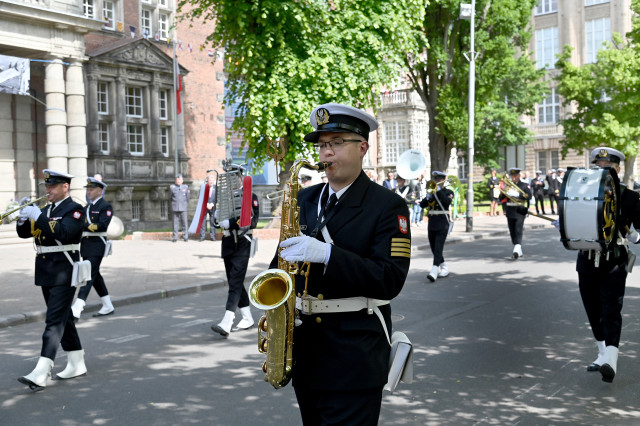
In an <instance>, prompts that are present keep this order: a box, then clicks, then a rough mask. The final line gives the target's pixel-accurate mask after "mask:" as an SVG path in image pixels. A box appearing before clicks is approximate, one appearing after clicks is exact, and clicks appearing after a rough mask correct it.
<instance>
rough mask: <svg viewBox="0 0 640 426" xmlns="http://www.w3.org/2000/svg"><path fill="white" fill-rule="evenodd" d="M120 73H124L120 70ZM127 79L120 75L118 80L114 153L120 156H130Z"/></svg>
mask: <svg viewBox="0 0 640 426" xmlns="http://www.w3.org/2000/svg"><path fill="white" fill-rule="evenodd" d="M119 72H120V73H122V72H123V71H122V70H120V71H119ZM126 85H127V78H126V77H125V76H124V75H122V74H121V75H119V76H118V78H117V79H116V104H117V107H116V112H117V115H116V137H115V140H114V141H113V152H114V153H118V154H128V153H129V145H128V144H127V118H126V113H127V111H126V110H125V105H126V102H125V96H126V95H127V91H126Z"/></svg>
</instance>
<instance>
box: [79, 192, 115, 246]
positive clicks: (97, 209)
mask: <svg viewBox="0 0 640 426" xmlns="http://www.w3.org/2000/svg"><path fill="white" fill-rule="evenodd" d="M87 208H89V218H90V219H91V223H89V220H88V219H87V220H86V221H85V222H84V226H83V229H82V230H83V231H84V232H107V228H108V227H109V224H110V223H111V218H112V217H113V216H112V215H113V209H112V208H111V204H109V203H108V202H107V201H106V200H105V199H104V198H100V199H99V200H98V201H96V203H95V204H88V205H87V207H85V213H86V211H87ZM91 224H94V225H97V227H98V228H97V229H95V230H93V231H91V230H90V229H89V226H90V225H91ZM102 238H104V239H105V241H106V240H107V238H106V237H102ZM102 238H100V237H82V246H80V254H82V257H95V256H99V257H102V256H103V255H104V245H105V244H104V243H103V242H102Z"/></svg>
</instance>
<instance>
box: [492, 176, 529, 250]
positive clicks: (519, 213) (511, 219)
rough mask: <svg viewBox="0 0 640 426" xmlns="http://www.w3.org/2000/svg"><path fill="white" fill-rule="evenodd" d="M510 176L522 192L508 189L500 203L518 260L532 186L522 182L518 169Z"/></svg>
mask: <svg viewBox="0 0 640 426" xmlns="http://www.w3.org/2000/svg"><path fill="white" fill-rule="evenodd" d="M509 176H510V179H511V180H512V181H513V183H515V184H516V186H517V187H518V188H520V190H521V191H518V190H517V189H515V188H508V189H506V191H505V192H504V193H503V194H502V196H501V197H500V202H501V203H503V205H504V206H505V215H506V216H507V225H508V226H509V235H510V236H511V243H512V244H513V258H514V259H518V258H519V257H522V229H523V227H524V219H525V218H526V217H527V213H528V211H529V200H530V199H531V186H530V185H529V184H528V183H524V182H522V181H521V180H520V169H518V168H517V167H514V168H511V169H509Z"/></svg>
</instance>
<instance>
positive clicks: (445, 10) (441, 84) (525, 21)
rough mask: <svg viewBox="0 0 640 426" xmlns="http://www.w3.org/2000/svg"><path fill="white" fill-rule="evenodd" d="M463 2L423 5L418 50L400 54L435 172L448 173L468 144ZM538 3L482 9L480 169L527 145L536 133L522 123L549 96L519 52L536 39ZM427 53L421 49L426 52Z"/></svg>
mask: <svg viewBox="0 0 640 426" xmlns="http://www.w3.org/2000/svg"><path fill="white" fill-rule="evenodd" d="M463 2H466V1H464V0H439V1H433V2H431V3H429V4H427V3H425V7H426V9H425V10H426V14H425V16H424V20H423V22H421V23H420V24H419V25H417V26H414V27H413V34H414V37H413V39H412V43H413V44H412V45H410V46H400V47H401V48H402V49H403V50H404V51H405V52H406V54H405V57H406V59H405V65H406V67H407V68H408V70H409V71H408V74H409V79H410V81H411V83H412V85H413V87H414V88H415V89H416V90H417V92H418V93H419V94H420V97H421V98H422V100H423V101H424V103H425V105H426V106H427V111H428V113H429V150H430V157H431V167H432V169H436V170H443V169H446V168H447V165H448V161H449V156H450V155H451V149H452V148H454V147H455V148H457V149H459V150H465V149H466V148H467V141H468V120H469V118H468V117H469V116H468V107H467V105H468V91H469V84H468V83H469V80H468V79H469V74H468V73H469V65H468V61H467V59H466V58H465V57H464V54H463V53H464V52H467V51H469V49H470V24H469V22H468V21H463V20H460V19H459V17H458V16H459V11H460V4H461V3H463ZM535 4H536V0H525V1H517V2H516V1H512V0H479V1H477V3H476V25H475V27H476V28H475V36H476V46H475V49H476V52H477V59H476V101H475V105H476V107H475V124H474V126H475V129H476V135H475V139H474V148H475V153H476V155H475V158H476V162H477V163H479V164H484V165H491V166H496V165H497V160H498V157H499V155H498V148H499V147H501V146H505V145H516V144H525V143H527V142H528V141H530V139H531V134H530V132H529V131H528V130H527V129H526V128H525V127H524V125H523V123H522V122H521V120H520V117H521V116H522V115H527V114H531V113H532V112H533V106H534V104H535V103H536V102H538V101H540V100H541V99H542V97H543V94H544V92H545V90H546V87H545V84H544V82H543V78H542V77H543V71H542V70H536V68H535V64H534V63H533V61H532V60H531V59H530V58H529V57H528V56H527V55H522V54H521V52H526V51H527V49H528V43H529V40H530V38H531V34H530V32H529V27H530V25H529V22H530V19H531V12H532V10H533V7H534V6H535ZM427 42H428V48H427V49H426V50H425V49H422V48H421V47H422V46H426V45H427Z"/></svg>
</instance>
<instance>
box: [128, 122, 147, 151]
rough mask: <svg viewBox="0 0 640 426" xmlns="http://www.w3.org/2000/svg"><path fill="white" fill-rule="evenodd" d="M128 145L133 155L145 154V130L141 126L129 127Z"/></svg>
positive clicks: (132, 125) (130, 125) (131, 125)
mask: <svg viewBox="0 0 640 426" xmlns="http://www.w3.org/2000/svg"><path fill="white" fill-rule="evenodd" d="M127 144H128V147H129V152H130V153H131V154H132V155H143V154H144V128H143V127H142V126H140V125H136V124H129V125H128V126H127Z"/></svg>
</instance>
